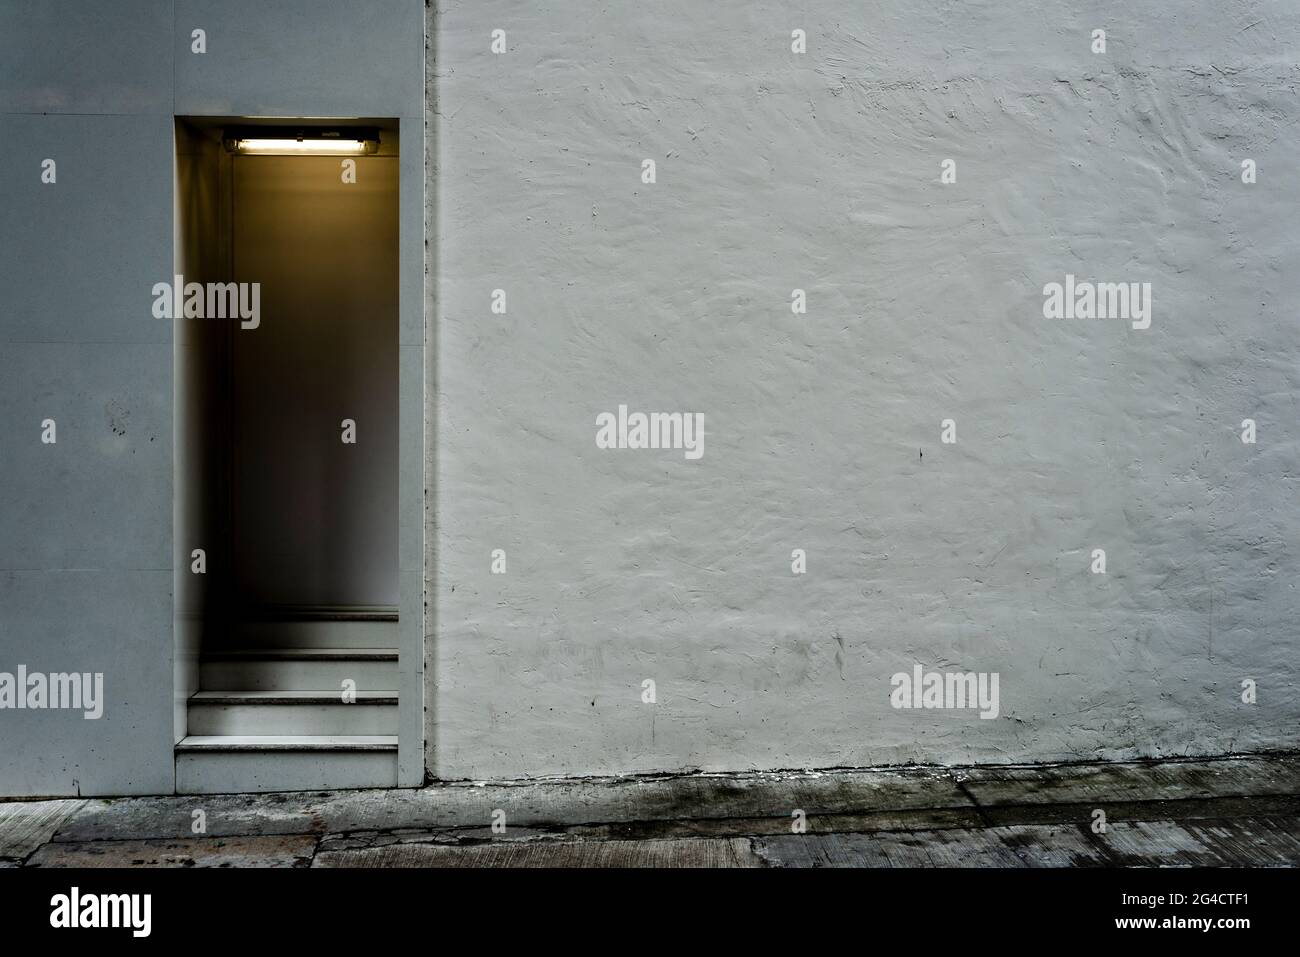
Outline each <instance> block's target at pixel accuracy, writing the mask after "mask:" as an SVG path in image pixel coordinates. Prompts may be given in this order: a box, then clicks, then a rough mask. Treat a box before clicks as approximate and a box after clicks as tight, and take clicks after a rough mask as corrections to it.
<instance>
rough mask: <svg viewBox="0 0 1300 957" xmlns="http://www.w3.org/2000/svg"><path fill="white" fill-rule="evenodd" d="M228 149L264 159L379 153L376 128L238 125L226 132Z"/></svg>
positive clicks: (225, 138)
mask: <svg viewBox="0 0 1300 957" xmlns="http://www.w3.org/2000/svg"><path fill="white" fill-rule="evenodd" d="M223 139H224V141H225V144H226V149H228V150H229V151H230V152H232V153H250V154H258V155H262V156H361V155H364V154H366V153H375V152H378V150H379V131H378V130H377V129H375V128H374V127H369V126H367V127H360V126H355V127H346V126H329V127H325V126H318V127H312V126H295V127H286V126H238V127H231V128H229V129H227V130H226V131H225V135H224V136H223Z"/></svg>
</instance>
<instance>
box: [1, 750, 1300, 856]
mask: <svg viewBox="0 0 1300 957" xmlns="http://www.w3.org/2000/svg"><path fill="white" fill-rule="evenodd" d="M801 823H802V824H803V825H804V830H803V832H798V830H797V829H798V828H799V827H800V825H801ZM1297 864H1300V755H1296V754H1274V755H1262V756H1249V757H1233V758H1222V759H1213V760H1195V761H1192V760H1177V761H1159V762H1142V763H1132V764H1075V765H1053V766H1044V765H1035V766H1026V767H987V766H986V767H979V768H887V769H862V770H833V771H819V772H803V771H799V772H772V773H750V774H729V775H724V774H695V775H678V776H654V777H635V778H602V779H580V780H557V781H522V782H505V783H491V784H482V783H453V784H437V785H430V786H427V787H424V788H420V789H411V790H368V791H333V792H293V793H283V794H263V795H203V796H194V797H185V796H173V797H146V798H116V799H106V800H101V799H94V800H58V801H16V802H9V803H0V866H7V867H17V866H25V867H65V866H74V867H131V866H145V867H158V866H183V867H248V866H255V867H536V866H541V867H608V866H615V867H618V866H631V867H816V866H871V867H929V866H966V867H1069V866H1089V867H1095V866H1138V867H1142V866H1198V865H1199V866H1251V867H1254V866H1270V867H1276V866H1295V865H1297Z"/></svg>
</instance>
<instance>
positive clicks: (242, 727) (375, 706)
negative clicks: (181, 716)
mask: <svg viewBox="0 0 1300 957" xmlns="http://www.w3.org/2000/svg"><path fill="white" fill-rule="evenodd" d="M189 733H190V734H191V735H197V736H214V735H376V734H378V735H393V734H397V694H396V693H395V692H391V691H358V692H357V694H356V700H355V701H354V702H352V703H345V702H344V701H343V700H342V698H341V694H340V693H338V692H321V691H200V692H199V693H198V694H195V695H194V696H192V697H191V698H190V701H189Z"/></svg>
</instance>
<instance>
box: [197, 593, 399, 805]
mask: <svg viewBox="0 0 1300 957" xmlns="http://www.w3.org/2000/svg"><path fill="white" fill-rule="evenodd" d="M349 680H350V681H351V682H353V683H354V684H355V694H353V695H350V698H351V699H352V700H351V701H345V700H344V682H345V681H349ZM199 688H200V690H199V691H198V692H197V693H196V694H194V695H193V696H192V697H191V698H190V700H189V703H188V721H189V725H188V734H187V735H186V736H185V737H184V738H183V739H182V740H181V741H180V743H179V744H177V745H176V790H177V792H178V793H181V794H220V793H227V792H235V791H298V790H318V789H333V788H364V787H395V786H396V784H397V615H396V613H395V612H390V611H383V612H373V611H367V612H355V611H353V612H349V611H338V610H335V611H329V612H317V613H315V614H306V613H299V614H296V615H293V616H276V617H268V618H263V619H257V620H251V621H247V622H243V623H241V624H240V625H239V626H238V627H237V628H236V629H235V630H234V633H233V634H232V636H231V640H230V643H229V644H228V645H226V646H223V647H218V648H214V649H211V650H207V651H205V652H204V654H203V656H202V658H201V659H200V663H199Z"/></svg>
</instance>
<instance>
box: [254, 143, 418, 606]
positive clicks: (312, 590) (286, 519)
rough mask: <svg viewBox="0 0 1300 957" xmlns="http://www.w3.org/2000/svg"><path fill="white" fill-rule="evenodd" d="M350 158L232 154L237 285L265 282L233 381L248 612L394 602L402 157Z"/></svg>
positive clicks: (385, 604)
mask: <svg viewBox="0 0 1300 957" xmlns="http://www.w3.org/2000/svg"><path fill="white" fill-rule="evenodd" d="M390 135H391V134H390ZM355 162H356V165H357V176H356V182H355V183H344V182H342V178H341V166H340V160H339V159H338V158H337V157H325V156H308V157H289V156H236V157H235V158H234V184H233V188H234V213H233V221H234V226H233V228H234V235H233V262H234V278H235V279H236V281H238V282H247V283H254V282H256V283H260V284H261V324H260V325H259V327H258V328H256V329H240V330H239V331H238V332H236V333H235V335H234V340H233V368H232V377H231V388H232V391H233V412H234V419H233V423H234V424H233V428H234V481H233V489H232V510H233V525H232V531H233V537H234V550H235V553H234V562H235V570H236V575H237V576H238V579H237V589H238V593H239V598H240V600H241V601H242V602H243V603H246V604H251V605H266V604H273V605H366V606H375V605H379V606H396V605H397V163H398V160H397V157H395V156H363V157H356V158H355ZM345 419H351V420H353V421H354V422H355V423H356V427H355V435H356V442H355V444H344V442H343V441H342V434H343V429H342V427H341V424H342V422H343V420H345Z"/></svg>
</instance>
